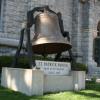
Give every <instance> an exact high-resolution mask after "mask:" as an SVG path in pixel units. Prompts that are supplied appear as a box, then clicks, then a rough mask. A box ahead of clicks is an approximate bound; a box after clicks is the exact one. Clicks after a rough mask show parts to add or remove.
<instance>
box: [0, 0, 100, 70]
mask: <svg viewBox="0 0 100 100" xmlns="http://www.w3.org/2000/svg"><path fill="white" fill-rule="evenodd" d="M44 5H49V7H50V9H52V10H54V11H55V12H61V14H62V18H63V24H64V30H65V31H68V32H69V35H70V38H71V44H72V52H73V55H74V56H75V57H76V60H77V62H82V63H84V64H86V65H88V67H89V69H90V70H93V69H96V68H97V64H96V62H95V61H94V59H93V40H94V38H95V37H96V34H97V25H98V22H99V21H100V17H99V16H100V0H0V42H1V44H2V43H8V44H10V42H11V41H13V40H15V41H18V40H19V36H20V30H21V27H22V23H23V22H24V21H25V20H26V14H27V11H29V10H31V9H33V8H34V7H39V6H44ZM10 40H11V41H10ZM12 52H13V49H12V48H8V47H2V46H0V54H1V55H4V54H12ZM97 70H98V69H97Z"/></svg>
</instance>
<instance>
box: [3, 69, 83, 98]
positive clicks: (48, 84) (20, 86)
mask: <svg viewBox="0 0 100 100" xmlns="http://www.w3.org/2000/svg"><path fill="white" fill-rule="evenodd" d="M1 86H3V87H7V88H10V89H12V90H14V91H19V92H21V93H24V94H26V95H29V96H31V95H43V93H46V92H59V91H66V90H81V89H85V72H84V71H72V72H71V74H70V75H69V76H61V75H60V76H59V75H57V76H56V75H44V73H43V71H41V70H39V69H35V70H33V69H20V68H4V67H3V68H2V77H1Z"/></svg>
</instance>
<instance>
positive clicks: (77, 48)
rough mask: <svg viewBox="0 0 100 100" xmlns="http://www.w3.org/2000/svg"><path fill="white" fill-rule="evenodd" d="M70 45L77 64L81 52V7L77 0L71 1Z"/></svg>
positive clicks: (79, 60) (80, 59) (80, 58)
mask: <svg viewBox="0 0 100 100" xmlns="http://www.w3.org/2000/svg"><path fill="white" fill-rule="evenodd" d="M72 15H73V18H72V45H73V53H74V55H75V59H76V61H77V62H81V61H82V51H81V30H80V27H81V5H80V2H79V0H73V12H72Z"/></svg>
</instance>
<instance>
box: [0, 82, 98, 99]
mask: <svg viewBox="0 0 100 100" xmlns="http://www.w3.org/2000/svg"><path fill="white" fill-rule="evenodd" d="M86 88H87V89H86V90H82V91H79V92H74V91H72V92H71V91H68V92H59V93H55V94H45V95H44V96H26V95H24V94H21V93H19V92H14V91H12V90H9V89H6V88H3V87H0V100H100V83H99V84H94V83H87V85H86Z"/></svg>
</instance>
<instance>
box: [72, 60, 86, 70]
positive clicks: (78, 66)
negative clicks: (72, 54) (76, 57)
mask: <svg viewBox="0 0 100 100" xmlns="http://www.w3.org/2000/svg"><path fill="white" fill-rule="evenodd" d="M71 69H72V70H75V71H87V66H86V65H85V64H82V63H76V62H72V63H71Z"/></svg>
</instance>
